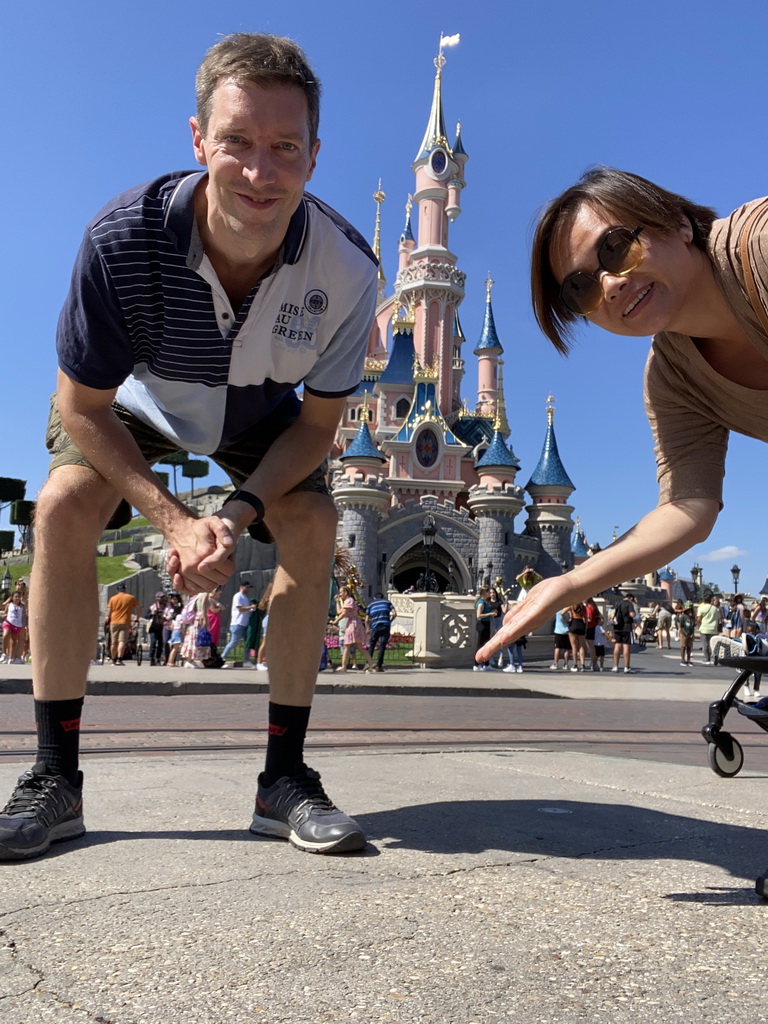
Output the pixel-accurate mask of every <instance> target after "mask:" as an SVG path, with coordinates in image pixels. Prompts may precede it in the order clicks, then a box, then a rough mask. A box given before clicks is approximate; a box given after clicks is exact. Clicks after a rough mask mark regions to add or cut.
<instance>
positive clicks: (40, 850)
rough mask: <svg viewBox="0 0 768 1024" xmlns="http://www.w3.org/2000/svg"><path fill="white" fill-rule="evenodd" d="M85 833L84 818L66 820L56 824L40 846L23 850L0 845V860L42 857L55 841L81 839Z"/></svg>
mask: <svg viewBox="0 0 768 1024" xmlns="http://www.w3.org/2000/svg"><path fill="white" fill-rule="evenodd" d="M84 835H85V822H84V820H83V819H82V818H74V819H73V820H72V821H65V822H63V823H62V824H61V825H54V826H53V828H52V829H51V830H50V832H49V833H48V836H47V838H46V839H45V841H44V842H42V843H41V844H40V845H39V846H35V847H33V848H29V847H27V848H26V849H23V850H13V849H9V848H8V847H7V846H6V847H3V846H2V845H0V861H3V860H29V859H30V858H32V857H41V856H42V855H43V854H44V853H47V852H48V850H49V849H50V848H51V846H52V845H53V843H63V842H66V841H67V840H68V839H79V838H80V836H84Z"/></svg>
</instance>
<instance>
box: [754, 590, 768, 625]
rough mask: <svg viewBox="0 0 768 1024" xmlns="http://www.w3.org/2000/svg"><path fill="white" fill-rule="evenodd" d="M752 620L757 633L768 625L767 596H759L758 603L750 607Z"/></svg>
mask: <svg viewBox="0 0 768 1024" xmlns="http://www.w3.org/2000/svg"><path fill="white" fill-rule="evenodd" d="M752 621H753V622H754V623H755V625H756V626H757V629H758V632H759V633H764V632H765V630H766V628H767V627H768V597H761V598H760V602H759V604H756V605H755V607H754V608H753V609H752Z"/></svg>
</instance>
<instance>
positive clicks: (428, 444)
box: [416, 428, 440, 469]
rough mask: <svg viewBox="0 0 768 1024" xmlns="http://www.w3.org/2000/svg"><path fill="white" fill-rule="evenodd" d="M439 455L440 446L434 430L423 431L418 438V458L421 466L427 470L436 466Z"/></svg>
mask: <svg viewBox="0 0 768 1024" xmlns="http://www.w3.org/2000/svg"><path fill="white" fill-rule="evenodd" d="M439 453H440V445H439V443H438V440H437V435H436V434H435V432H434V430H430V429H429V428H427V429H426V430H422V432H421V433H420V434H419V436H418V437H417V438H416V458H417V459H418V460H419V462H420V464H421V465H422V466H423V467H424V468H425V469H429V468H430V466H434V464H435V463H436V462H437V456H438V455H439Z"/></svg>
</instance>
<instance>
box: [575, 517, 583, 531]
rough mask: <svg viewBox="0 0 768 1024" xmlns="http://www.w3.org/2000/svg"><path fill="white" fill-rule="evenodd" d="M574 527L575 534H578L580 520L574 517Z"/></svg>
mask: <svg viewBox="0 0 768 1024" xmlns="http://www.w3.org/2000/svg"><path fill="white" fill-rule="evenodd" d="M574 525H575V527H576V533H578V532H579V528H580V527H581V520H580V519H579V517H578V516H576V522H575V524H574Z"/></svg>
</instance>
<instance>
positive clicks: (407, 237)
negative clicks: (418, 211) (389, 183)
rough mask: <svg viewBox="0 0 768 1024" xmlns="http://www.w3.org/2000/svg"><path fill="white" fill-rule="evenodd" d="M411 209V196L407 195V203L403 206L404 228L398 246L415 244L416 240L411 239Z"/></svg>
mask: <svg viewBox="0 0 768 1024" xmlns="http://www.w3.org/2000/svg"><path fill="white" fill-rule="evenodd" d="M412 207H413V196H412V195H411V194H410V193H409V194H408V201H407V202H406V204H405V227H404V228H403V233H402V235H400V244H401V245H402V244H403V242H415V241H416V239H415V238H414V237H413V229H412V228H411V208H412Z"/></svg>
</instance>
